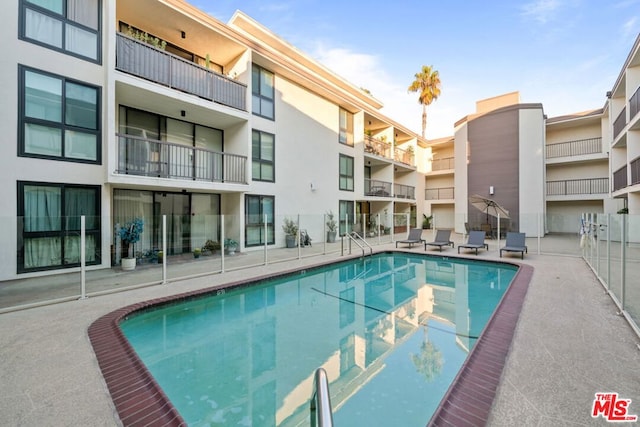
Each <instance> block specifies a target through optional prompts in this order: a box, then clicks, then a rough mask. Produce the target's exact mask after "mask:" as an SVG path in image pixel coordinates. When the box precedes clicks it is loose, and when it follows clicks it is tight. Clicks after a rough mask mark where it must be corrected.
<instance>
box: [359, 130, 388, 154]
mask: <svg viewBox="0 0 640 427" xmlns="http://www.w3.org/2000/svg"><path fill="white" fill-rule="evenodd" d="M364 152H365V153H371V154H375V155H377V156H382V157H387V158H391V144H389V143H388V142H384V141H380V140H378V139H375V138H374V137H372V136H369V135H365V136H364Z"/></svg>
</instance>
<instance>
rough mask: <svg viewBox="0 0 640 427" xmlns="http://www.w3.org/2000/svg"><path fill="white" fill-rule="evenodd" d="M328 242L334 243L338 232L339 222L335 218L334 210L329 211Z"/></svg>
mask: <svg viewBox="0 0 640 427" xmlns="http://www.w3.org/2000/svg"><path fill="white" fill-rule="evenodd" d="M326 218H327V222H326V224H327V243H333V242H335V241H336V232H337V227H338V223H337V221H336V220H335V217H334V215H333V212H332V211H329V212H327V216H326Z"/></svg>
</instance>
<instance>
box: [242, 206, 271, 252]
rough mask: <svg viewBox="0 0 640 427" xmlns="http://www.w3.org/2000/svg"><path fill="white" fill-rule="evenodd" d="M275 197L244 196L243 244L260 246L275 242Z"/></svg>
mask: <svg viewBox="0 0 640 427" xmlns="http://www.w3.org/2000/svg"><path fill="white" fill-rule="evenodd" d="M274 205H275V197H273V196H259V195H247V196H245V215H246V216H245V223H246V226H245V246H246V247H249V246H260V245H264V244H265V242H266V243H267V244H270V245H272V244H274V243H275V225H274V222H273V218H274V212H275V208H274ZM265 215H266V221H267V222H266V236H265Z"/></svg>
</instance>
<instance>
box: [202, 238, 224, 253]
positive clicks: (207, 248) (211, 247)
mask: <svg viewBox="0 0 640 427" xmlns="http://www.w3.org/2000/svg"><path fill="white" fill-rule="evenodd" d="M219 250H220V243H218V242H216V241H215V240H211V239H209V240H207V241H206V242H204V246H203V247H202V252H203V253H205V254H210V255H214V254H215V253H216V252H217V251H219Z"/></svg>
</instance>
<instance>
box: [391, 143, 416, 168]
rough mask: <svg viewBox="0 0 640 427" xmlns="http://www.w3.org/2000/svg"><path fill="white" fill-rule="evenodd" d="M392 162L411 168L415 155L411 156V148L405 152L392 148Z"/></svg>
mask: <svg viewBox="0 0 640 427" xmlns="http://www.w3.org/2000/svg"><path fill="white" fill-rule="evenodd" d="M393 160H395V161H396V162H400V163H404V164H405V165H409V166H413V165H414V161H415V155H414V154H413V148H412V147H409V148H408V149H406V150H403V149H402V148H397V147H396V148H394V150H393Z"/></svg>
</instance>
